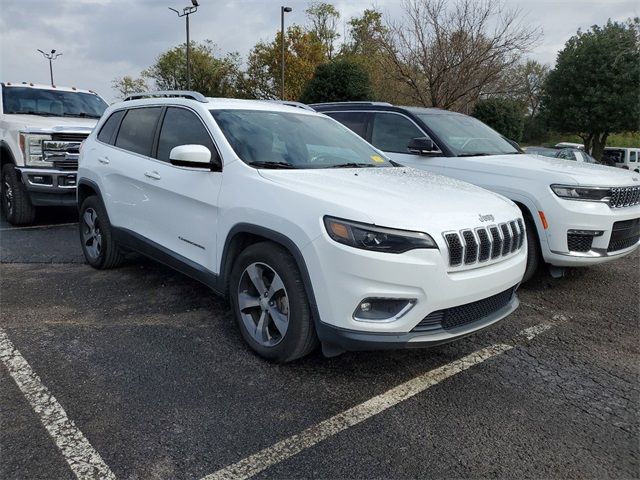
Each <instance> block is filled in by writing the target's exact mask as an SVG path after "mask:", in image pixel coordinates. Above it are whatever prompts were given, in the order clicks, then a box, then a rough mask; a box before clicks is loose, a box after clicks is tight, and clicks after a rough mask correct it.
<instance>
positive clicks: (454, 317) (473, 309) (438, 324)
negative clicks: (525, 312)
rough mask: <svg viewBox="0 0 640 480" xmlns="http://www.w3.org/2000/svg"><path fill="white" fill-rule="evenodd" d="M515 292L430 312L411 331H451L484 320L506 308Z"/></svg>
mask: <svg viewBox="0 0 640 480" xmlns="http://www.w3.org/2000/svg"><path fill="white" fill-rule="evenodd" d="M515 290H516V288H515V287H511V288H510V289H508V290H505V291H504V292H501V293H498V294H497V295H493V296H491V297H488V298H484V299H482V300H478V301H476V302H471V303H467V304H465V305H458V306H457V307H452V308H446V309H444V310H438V311H435V312H432V313H430V314H429V315H427V316H426V317H425V318H424V319H423V320H422V321H421V322H420V323H419V324H418V325H416V326H415V327H414V328H413V330H411V331H412V332H433V331H436V330H440V329H441V328H443V329H445V330H451V329H453V328H458V327H462V326H463V325H468V324H470V323H473V322H477V321H478V320H484V319H486V318H487V317H490V316H491V315H493V314H495V313H496V312H498V311H499V310H501V309H503V308H504V307H506V306H507V305H508V304H509V303H510V302H511V300H512V299H513V295H514V293H515Z"/></svg>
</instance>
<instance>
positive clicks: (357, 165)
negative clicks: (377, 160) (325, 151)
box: [325, 162, 375, 168]
mask: <svg viewBox="0 0 640 480" xmlns="http://www.w3.org/2000/svg"><path fill="white" fill-rule="evenodd" d="M368 167H375V165H371V164H370V163H356V162H349V163H338V164H337V165H331V166H329V167H325V168H368Z"/></svg>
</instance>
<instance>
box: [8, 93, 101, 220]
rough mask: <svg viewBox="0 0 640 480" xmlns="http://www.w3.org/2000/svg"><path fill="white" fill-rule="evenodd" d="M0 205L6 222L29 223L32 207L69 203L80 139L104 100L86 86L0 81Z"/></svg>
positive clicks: (73, 195)
mask: <svg viewBox="0 0 640 480" xmlns="http://www.w3.org/2000/svg"><path fill="white" fill-rule="evenodd" d="M0 89H1V90H2V95H1V96H0V159H1V163H2V182H1V186H0V197H1V198H2V210H3V213H4V216H5V218H6V219H7V221H8V222H9V223H12V224H14V225H24V224H29V223H31V222H33V220H34V217H35V213H36V207H39V206H75V204H76V170H77V168H78V152H79V148H80V143H81V142H82V141H83V140H84V139H85V138H87V136H88V135H89V133H90V132H91V130H92V129H93V127H94V126H95V125H96V123H97V121H98V119H99V118H100V116H101V115H102V113H103V112H104V111H105V109H106V108H107V103H106V102H105V101H104V100H103V99H102V98H100V97H99V96H98V95H97V94H96V93H94V92H92V91H90V90H79V89H77V88H73V87H71V88H67V87H54V86H51V85H36V84H33V83H26V82H23V83H18V84H12V83H2V84H0Z"/></svg>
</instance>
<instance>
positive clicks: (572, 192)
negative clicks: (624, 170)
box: [551, 185, 611, 202]
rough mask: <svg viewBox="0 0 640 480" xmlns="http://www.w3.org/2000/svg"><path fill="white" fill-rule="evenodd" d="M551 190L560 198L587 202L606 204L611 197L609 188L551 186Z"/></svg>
mask: <svg viewBox="0 0 640 480" xmlns="http://www.w3.org/2000/svg"><path fill="white" fill-rule="evenodd" d="M551 190H553V193H555V194H556V195H557V196H559V197H560V198H566V199H567V200H583V201H587V202H608V201H609V197H610V196H611V189H610V188H609V187H576V186H572V185H551Z"/></svg>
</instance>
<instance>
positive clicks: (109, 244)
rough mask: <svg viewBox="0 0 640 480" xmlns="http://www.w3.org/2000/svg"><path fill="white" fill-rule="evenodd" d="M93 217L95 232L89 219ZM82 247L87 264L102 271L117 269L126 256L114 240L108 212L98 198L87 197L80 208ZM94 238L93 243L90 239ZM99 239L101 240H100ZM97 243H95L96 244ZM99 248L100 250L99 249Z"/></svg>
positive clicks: (79, 228)
mask: <svg viewBox="0 0 640 480" xmlns="http://www.w3.org/2000/svg"><path fill="white" fill-rule="evenodd" d="M88 216H89V217H93V225H94V228H93V232H92V230H91V226H90V225H89V223H90V222H88V220H87V218H88ZM78 231H79V233H80V245H81V246H82V253H84V258H85V259H86V260H87V263H88V264H89V265H91V266H92V267H93V268H97V269H100V270H103V269H108V268H115V267H117V266H118V265H120V264H121V263H122V260H123V259H124V255H123V253H122V250H121V249H120V246H119V245H118V244H117V243H116V241H115V240H114V238H113V231H112V229H111V223H110V222H109V217H108V215H107V211H106V210H105V208H104V206H103V205H102V202H101V201H100V199H99V198H98V197H96V196H95V195H92V196H90V197H87V198H86V199H85V201H84V202H82V206H81V207H80V219H79V221H78ZM92 234H93V237H92V239H93V240H92V241H91V240H90V238H89V237H91V236H92ZM98 239H99V240H98ZM94 242H95V243H94ZM98 246H99V248H98Z"/></svg>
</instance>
